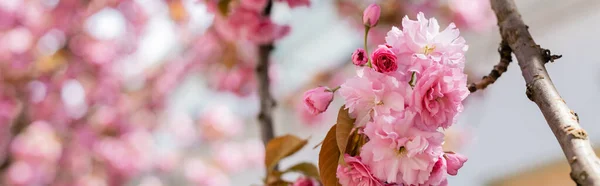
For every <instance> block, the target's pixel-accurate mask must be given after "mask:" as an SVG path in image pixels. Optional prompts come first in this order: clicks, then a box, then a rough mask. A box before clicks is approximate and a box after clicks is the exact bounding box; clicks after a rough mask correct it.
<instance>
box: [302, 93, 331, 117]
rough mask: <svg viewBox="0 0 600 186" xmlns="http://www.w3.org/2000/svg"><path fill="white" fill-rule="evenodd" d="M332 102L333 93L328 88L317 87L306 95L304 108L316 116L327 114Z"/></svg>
mask: <svg viewBox="0 0 600 186" xmlns="http://www.w3.org/2000/svg"><path fill="white" fill-rule="evenodd" d="M331 101H333V92H332V91H331V90H329V88H327V87H317V88H314V89H311V90H308V91H306V92H305V93H304V107H306V109H307V110H309V111H310V113H312V114H315V115H317V114H320V113H323V112H325V111H326V110H327V107H329V104H330V103H331Z"/></svg>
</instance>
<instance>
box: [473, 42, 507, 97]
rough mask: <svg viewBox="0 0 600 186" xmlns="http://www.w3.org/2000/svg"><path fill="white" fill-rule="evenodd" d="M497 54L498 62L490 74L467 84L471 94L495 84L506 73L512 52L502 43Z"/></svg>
mask: <svg viewBox="0 0 600 186" xmlns="http://www.w3.org/2000/svg"><path fill="white" fill-rule="evenodd" d="M498 53H499V54H500V62H498V64H497V65H494V69H492V71H491V72H490V74H489V75H487V76H483V78H481V81H479V82H477V83H471V84H469V91H470V92H471V93H473V92H475V91H477V90H483V89H485V88H486V87H487V86H488V85H491V84H492V83H494V82H496V80H497V79H498V78H499V77H500V76H501V75H502V73H504V72H506V69H507V68H508V65H509V64H510V62H512V56H511V53H512V50H511V49H510V47H509V46H508V43H506V41H502V42H501V43H500V47H498Z"/></svg>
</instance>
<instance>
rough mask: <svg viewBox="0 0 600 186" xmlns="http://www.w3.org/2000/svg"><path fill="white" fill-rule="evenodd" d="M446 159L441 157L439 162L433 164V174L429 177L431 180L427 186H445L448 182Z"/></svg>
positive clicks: (428, 180)
mask: <svg viewBox="0 0 600 186" xmlns="http://www.w3.org/2000/svg"><path fill="white" fill-rule="evenodd" d="M446 169H447V165H446V159H444V158H443V157H439V158H438V160H437V161H436V162H435V164H433V168H432V169H431V173H430V175H429V179H427V182H426V183H425V185H438V186H440V185H443V184H444V183H446V184H447V182H446V177H447V175H446Z"/></svg>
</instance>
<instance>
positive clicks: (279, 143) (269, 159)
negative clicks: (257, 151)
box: [265, 135, 308, 173]
mask: <svg viewBox="0 0 600 186" xmlns="http://www.w3.org/2000/svg"><path fill="white" fill-rule="evenodd" d="M307 142H308V141H307V140H303V139H300V138H299V137H296V136H294V135H285V136H280V137H276V138H273V139H272V140H271V141H269V143H267V147H266V151H265V153H266V154H265V167H266V168H267V173H270V172H271V171H272V170H273V168H275V165H277V163H279V161H280V160H281V159H283V158H285V157H288V156H290V155H292V154H294V153H296V152H297V151H298V150H300V149H301V148H302V147H304V145H306V143H307Z"/></svg>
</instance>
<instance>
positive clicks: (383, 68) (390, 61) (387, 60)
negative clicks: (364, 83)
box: [371, 45, 398, 73]
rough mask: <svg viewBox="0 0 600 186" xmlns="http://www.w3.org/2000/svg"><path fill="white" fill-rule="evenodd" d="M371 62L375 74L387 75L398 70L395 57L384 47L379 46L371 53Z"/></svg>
mask: <svg viewBox="0 0 600 186" xmlns="http://www.w3.org/2000/svg"><path fill="white" fill-rule="evenodd" d="M371 60H373V68H374V69H375V70H376V71H377V72H381V73H388V72H394V71H396V70H398V64H397V62H396V61H397V58H396V55H394V53H393V52H392V50H391V49H390V48H388V47H387V46H385V45H379V47H378V48H377V49H376V50H375V51H374V52H373V55H372V56H371Z"/></svg>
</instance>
